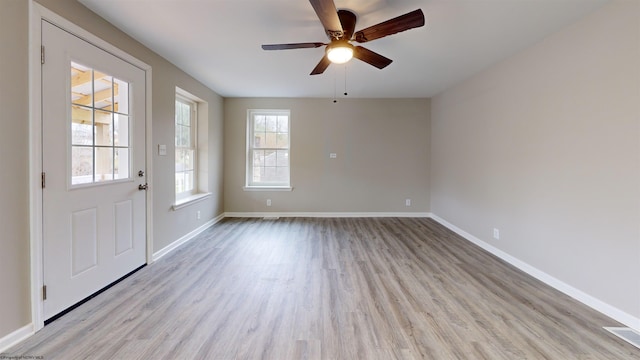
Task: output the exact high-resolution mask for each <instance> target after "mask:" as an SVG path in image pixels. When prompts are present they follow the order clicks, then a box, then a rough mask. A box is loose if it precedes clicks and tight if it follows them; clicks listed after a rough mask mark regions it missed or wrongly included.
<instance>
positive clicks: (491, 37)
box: [79, 0, 608, 98]
mask: <svg viewBox="0 0 640 360" xmlns="http://www.w3.org/2000/svg"><path fill="white" fill-rule="evenodd" d="M79 1H80V2H81V3H82V4H84V5H85V6H87V7H89V8H90V9H91V10H93V11H94V12H96V13H97V14H98V15H100V16H102V17H103V18H105V19H107V20H108V21H109V22H111V23H112V24H113V25H115V26H116V27H118V28H120V29H121V30H123V31H124V32H126V33H128V34H129V35H131V36H132V37H133V38H135V39H137V40H138V41H140V42H141V43H143V44H145V45H146V46H147V47H149V48H151V49H152V50H153V51H155V52H156V53H158V54H160V55H161V56H163V57H164V58H166V59H167V60H169V61H171V62H172V63H174V64H175V65H177V66H178V67H179V68H181V69H182V70H184V71H185V72H187V73H189V74H190V75H192V76H193V77H194V78H196V79H198V80H199V81H201V82H202V83H204V84H205V85H207V86H208V87H209V88H211V89H212V90H214V91H215V92H216V93H218V94H220V95H222V96H225V97H326V98H330V97H333V96H334V93H335V92H337V94H338V96H342V93H343V92H344V88H345V66H343V65H333V64H332V65H331V66H330V67H329V69H327V71H326V72H325V73H324V74H322V75H315V76H310V75H309V73H310V72H311V70H312V69H313V68H314V67H315V66H316V64H317V63H318V62H319V61H320V58H321V57H322V56H323V54H324V48H316V49H296V50H283V51H264V50H262V49H261V48H260V45H261V44H277V43H292V42H326V41H327V37H326V35H325V33H324V29H323V28H322V25H321V23H320V21H319V20H318V19H317V17H316V15H315V12H314V11H313V8H312V7H311V4H310V3H309V2H308V1H307V0H271V1H267V0H109V1H105V0H79ZM606 2H608V0H368V1H365V0H335V4H336V7H337V8H338V9H349V10H352V11H354V12H355V13H356V14H357V15H358V22H357V24H356V30H360V29H363V28H365V27H368V26H371V25H374V24H377V23H379V22H382V21H385V20H387V19H390V18H393V17H396V16H399V15H402V14H405V13H407V12H410V11H413V10H415V9H418V8H421V9H422V11H423V12H424V13H425V18H426V25H425V26H424V27H421V28H417V29H412V30H409V31H406V32H402V33H398V34H395V35H392V36H388V37H386V38H382V39H378V40H374V41H371V42H368V43H366V44H362V45H364V46H365V47H367V48H368V49H370V50H372V51H375V52H377V53H379V54H381V55H384V56H386V57H388V58H391V59H393V63H392V64H391V65H389V66H388V67H387V68H385V69H383V70H378V69H376V68H374V67H372V66H370V65H368V64H366V63H363V62H361V61H359V60H356V59H354V60H352V61H351V62H349V63H348V65H347V67H346V84H347V85H346V87H347V91H348V93H349V97H357V98H415V97H431V96H433V95H436V94H438V93H439V92H441V91H443V90H446V89H447V88H449V87H451V86H452V85H455V84H456V83H458V82H460V81H462V80H464V79H465V78H468V77H470V76H472V75H474V74H475V73H477V72H479V71H481V70H483V69H485V68H486V67H488V66H490V65H491V64H494V63H496V62H498V61H500V60H502V59H504V58H506V57H508V56H510V55H513V54H515V53H516V52H518V51H520V50H522V49H524V48H526V47H528V46H531V45H532V44H534V43H536V42H539V41H542V40H543V39H544V38H545V37H546V36H548V35H549V34H552V33H553V32H555V31H558V30H559V29H561V28H562V27H564V26H567V25H568V24H571V23H572V22H574V21H576V20H578V19H579V18H581V17H583V16H585V15H586V14H587V13H589V12H591V11H593V10H595V9H597V8H598V7H600V6H602V5H603V4H604V3H606ZM115 45H117V44H115Z"/></svg>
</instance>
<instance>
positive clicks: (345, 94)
mask: <svg viewBox="0 0 640 360" xmlns="http://www.w3.org/2000/svg"><path fill="white" fill-rule="evenodd" d="M344 96H347V64H344Z"/></svg>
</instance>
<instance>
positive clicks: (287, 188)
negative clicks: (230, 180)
mask: <svg viewBox="0 0 640 360" xmlns="http://www.w3.org/2000/svg"><path fill="white" fill-rule="evenodd" d="M242 189H243V190H244V191H293V188H292V187H291V186H245V187H243V188H242Z"/></svg>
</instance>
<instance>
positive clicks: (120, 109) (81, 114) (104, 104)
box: [70, 62, 131, 186]
mask: <svg viewBox="0 0 640 360" xmlns="http://www.w3.org/2000/svg"><path fill="white" fill-rule="evenodd" d="M130 122H131V121H130V119H129V83H127V82H126V81H124V80H120V79H117V78H115V77H113V76H111V75H109V74H106V73H103V72H101V71H98V70H95V69H92V68H90V67H88V66H85V65H82V64H79V63H75V62H71V137H70V140H71V144H70V145H71V169H70V178H71V185H72V186H76V185H77V186H80V185H88V184H95V183H102V182H105V181H114V180H123V179H129V178H130V174H131V169H130V165H129V164H130V157H131V151H130V144H129V128H130Z"/></svg>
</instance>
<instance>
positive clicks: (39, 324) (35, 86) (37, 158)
mask: <svg viewBox="0 0 640 360" xmlns="http://www.w3.org/2000/svg"><path fill="white" fill-rule="evenodd" d="M42 20H47V21H48V22H50V23H53V24H55V25H56V26H58V27H60V28H62V29H64V30H66V31H67V32H69V33H72V34H74V35H75V36H77V37H79V38H81V39H83V40H85V41H87V42H89V43H91V44H93V45H95V46H97V47H98V48H101V49H102V50H105V51H107V52H109V53H111V54H113V55H115V56H117V57H119V58H121V59H123V60H125V61H127V62H129V63H131V64H133V65H135V66H137V67H139V68H140V69H142V70H143V71H144V72H145V79H146V85H145V87H146V100H145V103H146V104H145V106H146V119H145V127H146V129H145V138H146V149H145V161H146V164H145V167H146V169H145V171H146V172H147V174H146V175H147V178H146V180H147V183H148V184H149V189H148V190H147V191H146V199H145V202H146V237H147V239H146V246H147V250H146V263H147V264H150V263H151V262H152V261H153V259H152V254H153V227H152V223H153V221H152V219H153V213H152V210H153V204H152V199H153V172H152V169H151V166H152V163H153V161H152V160H153V151H152V149H153V145H152V137H151V135H152V132H151V129H152V127H151V119H152V116H151V66H149V65H147V64H145V63H144V62H142V61H140V60H138V59H136V58H134V57H133V56H131V55H129V54H127V53H125V52H124V51H122V50H120V49H118V48H117V47H115V46H113V45H111V44H109V43H108V42H106V41H104V40H102V39H100V38H98V37H97V36H95V35H93V34H91V33H89V32H88V31H86V30H84V29H82V28H80V27H79V26H77V25H75V24H73V23H72V22H70V21H68V20H66V19H64V18H63V17H61V16H60V15H57V14H56V13H54V12H52V11H51V10H49V9H47V8H45V7H43V6H42V5H40V4H38V3H35V2H34V1H33V0H29V44H30V46H29V182H30V185H29V227H30V229H29V230H30V244H31V254H30V268H31V324H32V326H33V332H36V331H38V330H40V329H42V328H43V327H44V311H43V300H42V286H43V283H44V276H43V255H42V251H43V237H42V220H43V219H42V208H43V207H42V185H41V173H42V68H41V50H40V49H41V46H42V37H41V34H42V26H41V21H42ZM45 52H46V51H45ZM45 55H46V53H45Z"/></svg>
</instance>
